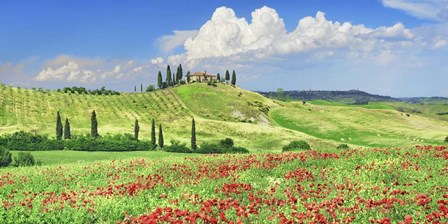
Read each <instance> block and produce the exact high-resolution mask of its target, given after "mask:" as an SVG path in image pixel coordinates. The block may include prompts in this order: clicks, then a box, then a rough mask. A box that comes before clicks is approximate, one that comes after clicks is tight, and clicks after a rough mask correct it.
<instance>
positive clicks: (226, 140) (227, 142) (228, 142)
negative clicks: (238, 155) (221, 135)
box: [219, 138, 234, 148]
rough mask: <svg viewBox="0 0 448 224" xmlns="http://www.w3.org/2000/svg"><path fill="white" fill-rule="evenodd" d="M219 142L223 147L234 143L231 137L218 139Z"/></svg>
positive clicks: (229, 146) (228, 146)
mask: <svg viewBox="0 0 448 224" xmlns="http://www.w3.org/2000/svg"><path fill="white" fill-rule="evenodd" d="M219 144H220V145H221V146H223V147H225V148H231V147H233V145H234V143H233V139H231V138H225V139H223V140H221V141H219Z"/></svg>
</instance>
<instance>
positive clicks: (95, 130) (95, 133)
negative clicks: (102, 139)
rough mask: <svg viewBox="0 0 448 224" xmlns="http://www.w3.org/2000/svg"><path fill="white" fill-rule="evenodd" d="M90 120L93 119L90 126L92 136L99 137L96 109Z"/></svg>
mask: <svg viewBox="0 0 448 224" xmlns="http://www.w3.org/2000/svg"><path fill="white" fill-rule="evenodd" d="M90 120H91V121H92V126H91V128H90V136H92V138H97V137H98V136H99V134H98V121H97V120H96V113H95V110H94V111H93V112H92V117H91V118H90Z"/></svg>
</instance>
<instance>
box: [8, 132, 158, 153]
mask: <svg viewBox="0 0 448 224" xmlns="http://www.w3.org/2000/svg"><path fill="white" fill-rule="evenodd" d="M0 146H3V147H5V148H7V149H9V150H17V151H49V150H74V151H148V150H153V149H154V148H155V146H153V145H152V144H151V143H150V142H149V141H139V140H136V139H135V138H134V137H133V136H132V135H131V134H124V135H112V136H103V137H98V138H92V137H90V136H73V138H72V139H67V140H57V139H50V138H48V137H47V136H43V135H38V134H32V133H29V132H23V131H21V132H15V133H13V134H9V135H3V136H0Z"/></svg>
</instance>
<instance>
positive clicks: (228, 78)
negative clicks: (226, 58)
mask: <svg viewBox="0 0 448 224" xmlns="http://www.w3.org/2000/svg"><path fill="white" fill-rule="evenodd" d="M225 79H226V82H229V80H230V73H229V70H226V77H225Z"/></svg>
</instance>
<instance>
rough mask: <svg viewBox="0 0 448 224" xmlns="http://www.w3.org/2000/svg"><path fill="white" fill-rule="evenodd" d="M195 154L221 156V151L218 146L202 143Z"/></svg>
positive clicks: (220, 147)
mask: <svg viewBox="0 0 448 224" xmlns="http://www.w3.org/2000/svg"><path fill="white" fill-rule="evenodd" d="M195 152H197V153H201V154H221V153H223V150H222V146H221V145H219V144H215V143H208V142H204V143H203V144H202V145H201V147H200V148H199V149H197V150H196V151H195Z"/></svg>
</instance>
